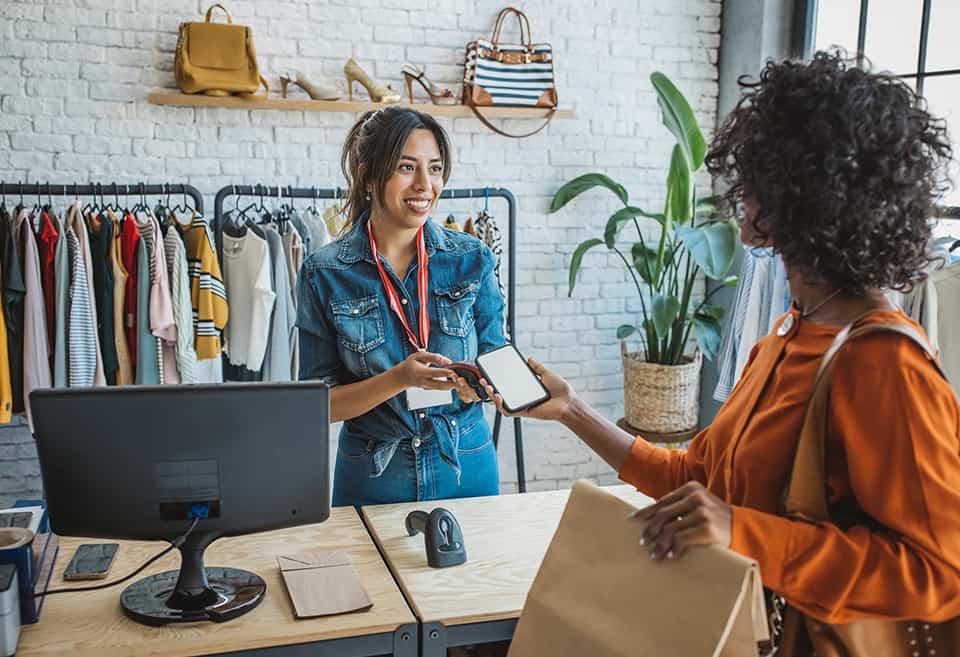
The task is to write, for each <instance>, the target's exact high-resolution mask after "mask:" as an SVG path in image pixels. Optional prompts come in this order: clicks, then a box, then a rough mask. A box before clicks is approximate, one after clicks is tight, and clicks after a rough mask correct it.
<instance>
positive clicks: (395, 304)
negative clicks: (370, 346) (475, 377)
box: [367, 219, 430, 351]
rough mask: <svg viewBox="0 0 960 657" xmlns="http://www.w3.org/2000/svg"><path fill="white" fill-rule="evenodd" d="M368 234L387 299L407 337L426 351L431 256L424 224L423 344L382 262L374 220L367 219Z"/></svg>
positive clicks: (420, 244)
mask: <svg viewBox="0 0 960 657" xmlns="http://www.w3.org/2000/svg"><path fill="white" fill-rule="evenodd" d="M367 235H369V236H370V250H371V251H373V262H374V263H376V265H377V271H378V272H379V273H380V280H381V281H383V287H384V289H385V290H386V291H387V299H389V300H390V309H391V310H392V311H393V314H394V315H396V316H397V317H398V318H399V319H400V323H401V324H403V330H404V331H406V332H407V339H408V340H410V344H412V345H413V348H414V349H416V350H417V351H426V349H427V345H428V344H430V315H429V313H428V312H427V284H428V280H429V270H428V269H427V265H428V263H429V261H430V256H428V255H427V247H426V245H425V244H424V241H423V226H420V231H419V232H418V233H417V297H418V298H419V299H420V336H421V337H422V338H423V346H420V342H418V341H417V336H415V335H414V334H413V331H411V330H410V324H408V323H407V317H406V315H405V314H404V312H403V308H401V307H400V297H398V296H397V291H396V289H394V287H393V283H392V282H391V281H390V277H389V276H387V272H386V270H385V269H384V268H383V265H382V264H381V263H380V253H379V252H378V251H377V243H376V242H375V241H374V239H373V222H372V221H370V220H369V219H368V220H367Z"/></svg>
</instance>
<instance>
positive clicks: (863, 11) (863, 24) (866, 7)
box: [857, 0, 870, 68]
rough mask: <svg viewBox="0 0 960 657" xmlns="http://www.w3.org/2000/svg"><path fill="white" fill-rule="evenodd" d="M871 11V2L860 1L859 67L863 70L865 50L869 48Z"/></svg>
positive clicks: (858, 31) (866, 0)
mask: <svg viewBox="0 0 960 657" xmlns="http://www.w3.org/2000/svg"><path fill="white" fill-rule="evenodd" d="M869 11H870V0H860V27H859V29H858V30H857V66H859V67H860V68H863V64H864V57H865V56H866V54H865V52H864V51H865V49H866V47H867V13H868V12H869Z"/></svg>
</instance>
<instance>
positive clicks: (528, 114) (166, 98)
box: [147, 91, 574, 119]
mask: <svg viewBox="0 0 960 657" xmlns="http://www.w3.org/2000/svg"><path fill="white" fill-rule="evenodd" d="M147 100H148V101H149V102H150V103H153V104H154V105H175V106H178V107H228V108H231V109H268V110H288V111H294V112H353V113H358V112H366V111H367V110H371V109H378V108H380V107H386V104H384V103H371V102H357V101H342V100H335V101H331V100H300V99H293V98H243V97H240V96H204V95H203V94H182V93H178V92H160V91H158V92H154V93H151V94H149V95H148V96H147ZM397 105H399V106H400V107H413V108H414V109H417V110H419V111H421V112H423V113H425V114H432V115H433V116H452V117H467V118H469V117H472V116H473V112H472V111H471V110H470V108H469V107H467V106H465V105H434V104H432V103H413V104H411V103H397ZM481 111H482V112H483V114H484V116H486V117H489V118H493V119H540V118H543V117H545V116H546V115H547V110H545V109H539V108H536V107H487V108H484V109H483V110H481ZM554 118H556V119H572V118H574V113H573V110H572V109H558V110H557V113H556V114H555V115H554Z"/></svg>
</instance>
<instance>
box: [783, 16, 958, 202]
mask: <svg viewBox="0 0 960 657" xmlns="http://www.w3.org/2000/svg"><path fill="white" fill-rule="evenodd" d="M944 1H945V0H940V2H944ZM819 4H820V1H819V0H796V3H795V5H794V24H793V39H792V50H793V54H794V56H799V57H802V58H803V59H809V58H810V57H811V56H812V55H813V48H814V41H815V39H816V35H817V15H818V13H819V12H818V9H819ZM932 9H933V0H923V7H922V9H921V12H920V17H921V18H920V20H921V21H922V22H921V24H920V43H919V44H918V46H919V47H918V52H917V69H916V71H914V72H913V73H903V74H896V76H897V77H899V78H901V79H903V80H916V90H917V93H918V94H920V95H921V96H922V95H923V86H924V82H925V80H926V79H927V78H932V77H943V76H949V75H955V76H958V77H960V68H953V69H937V70H933V71H928V70H927V43H928V41H929V37H930V14H931V12H932ZM869 11H870V0H860V20H859V26H858V29H857V53H856V58H857V64H858V66H863V64H864V58H865V53H864V48H865V46H866V40H867V16H868V12H869ZM958 64H960V58H958ZM955 157H957V158H960V153H956V154H955ZM957 185H958V186H960V181H957ZM937 210H938V212H937V218H938V219H953V220H960V207H957V206H940V207H938V208H937Z"/></svg>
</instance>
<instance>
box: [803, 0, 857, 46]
mask: <svg viewBox="0 0 960 657" xmlns="http://www.w3.org/2000/svg"><path fill="white" fill-rule="evenodd" d="M859 29H860V0H828V1H827V2H823V1H821V2H819V3H817V27H816V30H817V34H816V37H815V38H814V41H813V45H814V50H828V49H830V48H831V47H833V46H842V47H843V48H846V50H847V53H848V54H849V55H850V56H851V57H854V56H856V54H857V32H858V31H859Z"/></svg>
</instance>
